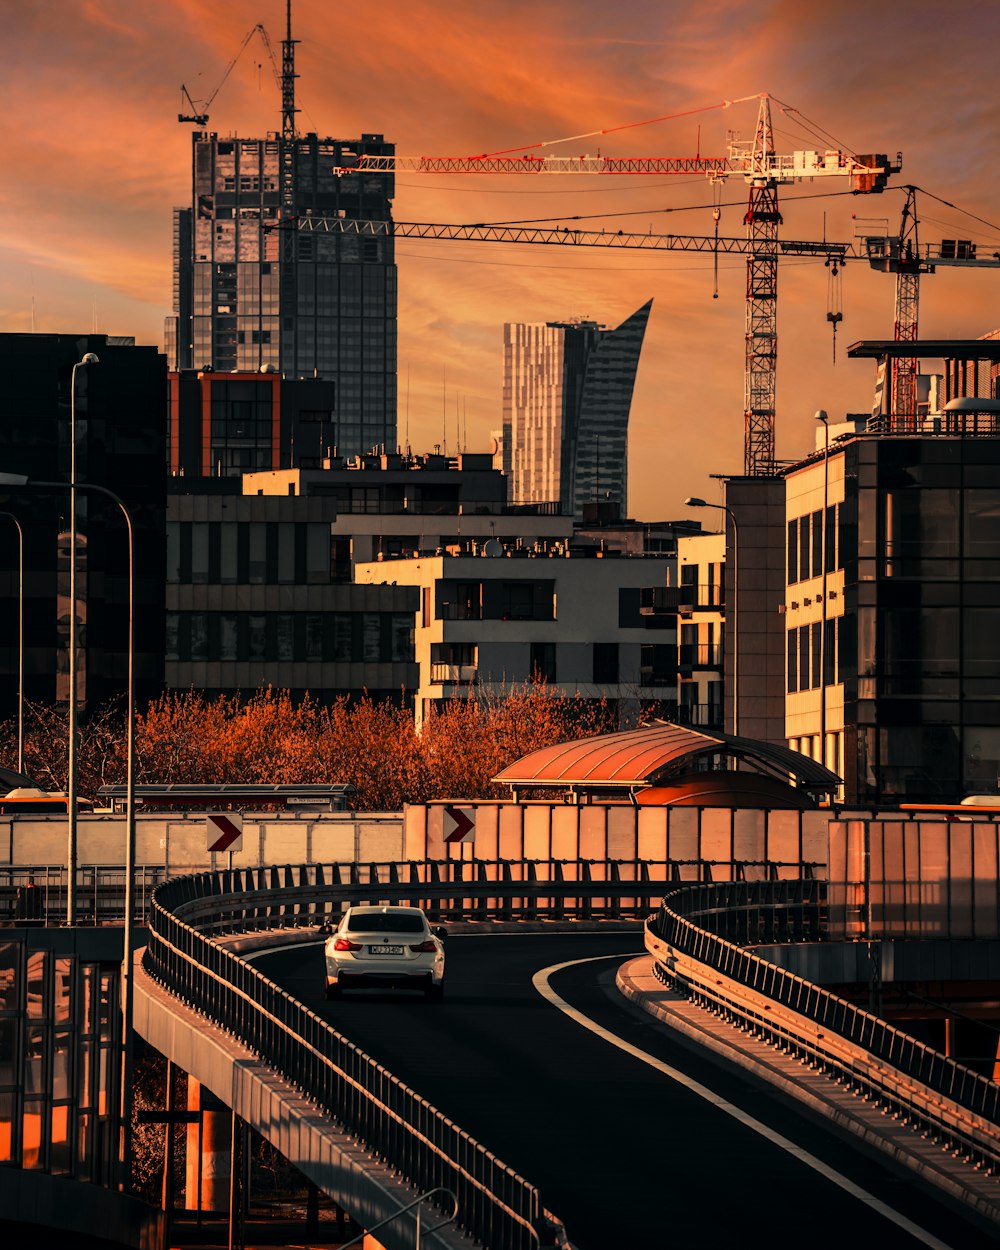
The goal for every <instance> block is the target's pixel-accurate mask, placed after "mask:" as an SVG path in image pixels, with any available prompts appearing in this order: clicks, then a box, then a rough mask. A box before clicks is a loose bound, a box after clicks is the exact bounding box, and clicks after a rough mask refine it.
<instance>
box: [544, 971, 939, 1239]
mask: <svg viewBox="0 0 1000 1250" xmlns="http://www.w3.org/2000/svg"><path fill="white" fill-rule="evenodd" d="M629 958H635V951H629V952H627V953H626V954H624V955H592V956H591V957H590V958H589V959H568V960H567V961H566V962H565V963H561V964H553V965H552V966H551V967H549V968H542V969H541V970H540V971H539V972H536V973H535V975H534V976H533V977H532V980H531V983H532V985H533V986H534V987H535V989H536V990H537V991H538V993H539V994H541V996H542V997H543V998H544V999H546V1000H547V1001H548V1002H550V1003H551V1004H552V1005H553V1006H554V1007H558V1008H559V1010H560V1011H561V1012H563V1014H564V1015H567V1016H569V1018H570V1019H571V1020H575V1021H576V1023H577V1024H579V1025H582V1026H583V1027H584V1028H585V1029H589V1030H590V1032H591V1033H595V1034H596V1035H597V1036H598V1037H599V1038H601V1039H602V1040H603V1041H605V1042H610V1043H611V1045H612V1046H617V1047H618V1049H619V1050H623V1051H624V1052H625V1053H626V1054H627V1055H631V1056H632V1057H633V1059H639V1060H641V1061H642V1062H643V1063H648V1064H649V1066H650V1067H651V1068H655V1069H656V1070H657V1071H658V1072H662V1073H663V1075H664V1076H666V1077H669V1079H670V1080H672V1081H676V1082H677V1083H678V1084H679V1085H683V1086H684V1088H685V1089H688V1090H690V1091H691V1093H693V1094H697V1095H698V1097H699V1098H704V1099H705V1101H706V1102H708V1103H711V1104H712V1106H713V1107H715V1108H717V1110H719V1111H721V1112H723V1113H724V1114H725V1115H728V1116H731V1117H732V1118H733V1119H734V1120H737V1121H739V1123H740V1124H742V1125H744V1127H746V1128H748V1129H750V1130H751V1131H752V1132H754V1133H759V1134H760V1136H761V1137H765V1138H767V1140H768V1141H769V1142H771V1143H772V1145H775V1146H777V1147H778V1148H779V1149H781V1150H784V1151H786V1152H787V1153H788V1154H790V1155H792V1156H793V1157H794V1158H796V1159H798V1160H799V1162H800V1163H804V1164H805V1166H806V1167H808V1168H812V1170H813V1171H814V1172H818V1173H819V1174H820V1176H823V1177H825V1178H826V1179H827V1180H828V1181H831V1182H832V1183H833V1184H834V1185H836V1186H838V1188H840V1189H843V1190H844V1191H845V1193H848V1194H850V1195H851V1197H852V1198H857V1200H858V1201H859V1202H863V1203H864V1204H865V1206H867V1207H871V1209H872V1210H873V1211H877V1212H878V1214H879V1215H881V1216H884V1217H885V1219H887V1220H889V1221H890V1223H892V1224H895V1225H896V1226H897V1227H898V1228H902V1229H903V1230H904V1231H905V1232H907V1233H909V1234H910V1236H911V1237H913V1238H915V1239H916V1240H917V1241H919V1242H922V1244H923V1245H925V1246H930V1247H931V1250H952V1248H951V1247H950V1246H948V1245H947V1244H946V1243H945V1242H943V1241H939V1240H938V1239H937V1238H936V1237H934V1236H932V1235H931V1234H930V1233H928V1232H927V1231H926V1230H925V1229H923V1228H920V1227H918V1225H916V1224H914V1223H913V1222H912V1221H911V1220H908V1219H907V1218H906V1217H905V1216H903V1215H900V1214H899V1212H898V1211H894V1210H893V1209H892V1207H890V1206H887V1205H886V1204H885V1203H884V1202H882V1201H880V1200H879V1199H878V1198H876V1197H875V1196H874V1194H870V1193H868V1191H867V1190H865V1189H862V1188H861V1187H860V1186H859V1185H856V1184H855V1183H854V1182H853V1181H852V1180H849V1179H848V1178H847V1177H846V1176H843V1175H842V1174H841V1173H840V1172H837V1171H835V1170H834V1169H833V1168H831V1167H830V1166H829V1165H828V1164H826V1163H824V1162H823V1161H822V1159H817V1158H816V1156H815V1155H813V1154H810V1153H809V1151H808V1150H803V1149H802V1147H801V1146H797V1145H796V1144H795V1142H793V1141H790V1140H789V1139H788V1138H787V1137H784V1136H782V1134H781V1133H778V1132H776V1131H775V1130H774V1129H772V1128H769V1127H768V1126H767V1125H766V1124H763V1123H761V1121H760V1120H757V1119H755V1118H754V1117H753V1116H752V1115H748V1114H747V1113H746V1112H745V1111H742V1110H741V1109H740V1108H739V1107H737V1106H735V1105H734V1104H733V1103H731V1102H728V1101H727V1100H726V1099H725V1098H722V1097H721V1096H720V1095H719V1094H716V1093H715V1092H714V1091H713V1090H710V1089H709V1088H708V1086H706V1085H702V1084H701V1082H700V1081H695V1080H693V1079H692V1078H691V1077H689V1076H687V1075H686V1074H685V1073H683V1072H681V1071H679V1070H678V1069H677V1068H672V1067H671V1066H670V1065H669V1064H668V1063H664V1062H663V1060H662V1059H657V1058H656V1056H655V1055H650V1054H648V1053H647V1052H646V1051H644V1050H640V1049H639V1047H638V1046H633V1045H632V1044H631V1042H626V1041H625V1040H624V1039H623V1038H620V1037H618V1036H617V1035H616V1034H614V1033H612V1032H610V1030H608V1029H606V1028H604V1027H603V1025H600V1024H598V1023H597V1022H596V1021H595V1020H591V1019H590V1017H589V1016H585V1015H584V1014H583V1012H582V1011H578V1010H577V1008H576V1007H572V1006H571V1005H570V1004H569V1003H568V1002H566V1000H565V999H564V998H560V996H559V995H558V994H557V993H556V992H555V990H554V989H553V988H552V986H551V985H550V983H549V981H550V978H551V977H552V976H553V975H554V974H555V973H556V972H560V971H561V970H562V969H563V968H572V967H575V966H576V965H577V964H590V963H595V962H597V961H598V960H601V959H629Z"/></svg>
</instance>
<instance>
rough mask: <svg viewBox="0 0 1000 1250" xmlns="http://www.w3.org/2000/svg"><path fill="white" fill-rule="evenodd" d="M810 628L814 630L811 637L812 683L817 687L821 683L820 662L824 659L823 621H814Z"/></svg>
mask: <svg viewBox="0 0 1000 1250" xmlns="http://www.w3.org/2000/svg"><path fill="white" fill-rule="evenodd" d="M810 629H811V631H812V637H811V646H812V669H811V681H810V684H811V685H812V686H813V687H814V688H815V687H817V686H819V684H820V664H821V662H822V659H823V652H822V644H823V622H822V621H813V623H812V625H811V626H810Z"/></svg>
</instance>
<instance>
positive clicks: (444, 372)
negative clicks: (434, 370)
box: [441, 365, 448, 456]
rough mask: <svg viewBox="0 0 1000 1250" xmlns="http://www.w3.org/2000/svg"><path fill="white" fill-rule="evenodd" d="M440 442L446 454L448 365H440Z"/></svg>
mask: <svg viewBox="0 0 1000 1250" xmlns="http://www.w3.org/2000/svg"><path fill="white" fill-rule="evenodd" d="M441 437H442V439H443V440H444V441H443V442H442V444H441V446H442V448H443V452H444V455H446V456H447V454H448V366H447V365H442V366H441Z"/></svg>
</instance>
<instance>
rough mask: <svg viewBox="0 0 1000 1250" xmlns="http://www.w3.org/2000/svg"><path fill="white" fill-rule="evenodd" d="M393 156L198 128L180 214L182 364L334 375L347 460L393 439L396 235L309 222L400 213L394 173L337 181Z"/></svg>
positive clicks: (171, 332) (373, 146) (376, 144)
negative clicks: (371, 159) (360, 164)
mask: <svg viewBox="0 0 1000 1250" xmlns="http://www.w3.org/2000/svg"><path fill="white" fill-rule="evenodd" d="M393 151H394V148H393V146H392V144H388V143H386V142H385V141H384V139H383V137H382V136H381V135H376V134H367V135H362V136H361V138H360V140H341V139H329V138H320V137H318V136H317V135H315V134H306V135H295V136H292V137H284V138H283V137H281V136H279V135H277V134H274V135H270V136H268V137H267V138H266V139H240V138H232V137H229V138H223V137H220V136H219V135H218V134H215V133H211V132H205V131H198V132H196V133H195V134H194V136H193V141H192V191H191V206H190V207H187V206H185V207H183V208H177V209H175V211H174V286H173V297H174V308H173V313H172V315H171V316H170V317H168V318H167V321H166V345H167V356H168V360H169V364H170V368H171V370H173V371H192V370H193V371H199V372H205V373H214V374H228V373H238V374H252V373H260V372H262V371H265V370H273V371H275V372H276V373H279V374H281V375H282V376H283V377H284V378H286V379H289V380H290V379H322V380H324V381H327V382H330V383H332V384H333V387H334V392H335V402H334V414H335V418H336V435H335V436H333V437H331V438H330V442H331V443H335V444H336V445H337V446H338V447H339V449H340V451H341V453H342V454H346V455H357V454H360V453H362V452H364V451H368V450H369V449H370V448H372V447H376V446H383V445H384V446H388V447H395V445H396V266H395V261H394V252H393V237H392V234H391V233H389V232H387V233H386V234H384V235H379V236H377V237H365V238H359V237H357V236H354V235H339V234H334V233H326V232H324V231H322V230H317V231H315V232H314V231H313V230H311V229H308V230H307V229H303V228H301V226H300V222H305V220H306V219H310V218H311V219H313V220H320V219H323V218H348V219H352V220H353V219H358V220H372V221H390V220H391V203H392V196H393V178H392V176H391V175H389V174H380V173H376V174H372V173H362V174H358V175H343V176H338V175H337V174H335V173H334V168H335V167H343V166H350V165H352V164H353V163H355V162H356V160H357V158H358V157H359V156H386V155H392V153H393ZM303 454H313V453H312V452H311V451H306V452H304V453H303ZM246 467H263V466H258V465H251V466H246Z"/></svg>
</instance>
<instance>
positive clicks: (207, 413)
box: [168, 371, 339, 477]
mask: <svg viewBox="0 0 1000 1250" xmlns="http://www.w3.org/2000/svg"><path fill="white" fill-rule="evenodd" d="M169 387H170V399H169V417H168V428H169V434H168V438H169V467H170V472H171V473H173V474H178V475H181V476H183V477H239V476H240V475H242V474H244V473H253V472H257V471H261V470H271V469H287V468H289V467H290V466H291V465H293V464H294V465H299V466H301V467H302V468H318V467H319V466H320V465H322V463H323V462H324V460H325V459H326V458H328V457H329V456H330V455H331V454H335V453H336V449H337V437H338V432H339V431H338V424H337V398H336V397H337V387H336V383H335V382H332V381H322V380H321V379H318V378H291V379H290V378H283V377H281V375H280V374H278V373H236V372H234V373H197V372H194V371H189V372H184V373H171V374H170V375H169Z"/></svg>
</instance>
